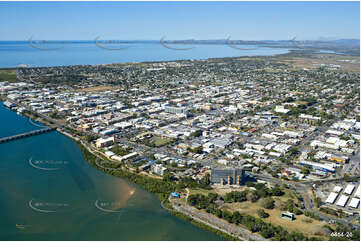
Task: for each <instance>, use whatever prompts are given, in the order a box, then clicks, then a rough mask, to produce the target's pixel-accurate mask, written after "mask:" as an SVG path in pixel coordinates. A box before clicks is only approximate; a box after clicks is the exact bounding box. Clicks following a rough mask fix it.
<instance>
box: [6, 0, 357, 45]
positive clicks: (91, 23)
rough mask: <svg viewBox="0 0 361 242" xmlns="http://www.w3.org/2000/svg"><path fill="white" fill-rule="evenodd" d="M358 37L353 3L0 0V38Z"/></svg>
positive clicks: (278, 38) (267, 38) (272, 38)
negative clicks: (20, 0) (6, 0)
mask: <svg viewBox="0 0 361 242" xmlns="http://www.w3.org/2000/svg"><path fill="white" fill-rule="evenodd" d="M31 36H33V39H34V40H36V39H39V40H40V39H41V40H93V39H94V38H96V37H97V36H99V37H100V39H102V40H106V39H107V40H110V39H112V40H114V39H117V40H159V39H161V38H162V37H165V39H225V38H228V37H230V38H231V39H232V40H235V39H242V40H289V39H292V38H293V37H296V39H297V40H306V39H307V40H317V39H319V38H329V39H341V38H357V39H359V37H360V3H359V2H0V40H28V39H29V38H30V37H31Z"/></svg>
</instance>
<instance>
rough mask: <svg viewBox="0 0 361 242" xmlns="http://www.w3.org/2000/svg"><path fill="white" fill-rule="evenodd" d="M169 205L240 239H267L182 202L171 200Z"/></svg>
mask: <svg viewBox="0 0 361 242" xmlns="http://www.w3.org/2000/svg"><path fill="white" fill-rule="evenodd" d="M171 205H172V207H173V209H174V210H176V211H177V212H180V213H183V214H186V215H187V216H189V217H191V218H192V219H194V220H196V221H198V222H201V223H204V224H206V225H208V226H210V227H212V228H215V229H218V230H220V231H222V232H224V233H227V234H229V235H231V236H233V237H237V238H238V239H240V240H245V241H250V240H257V241H265V240H267V239H265V238H263V237H262V236H260V235H257V234H253V233H252V232H250V231H249V230H247V229H244V228H242V227H241V226H237V225H235V224H230V223H228V222H227V221H225V220H224V219H219V218H217V217H216V216H214V215H212V214H208V213H204V212H202V211H199V210H198V209H196V208H193V207H191V206H188V205H186V204H185V203H184V202H181V201H180V200H178V201H176V202H175V201H171Z"/></svg>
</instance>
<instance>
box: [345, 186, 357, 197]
mask: <svg viewBox="0 0 361 242" xmlns="http://www.w3.org/2000/svg"><path fill="white" fill-rule="evenodd" d="M354 189H355V186H354V185H352V184H348V185H347V186H346V188H345V191H344V192H343V193H346V194H348V195H351V194H352V192H353V190H354Z"/></svg>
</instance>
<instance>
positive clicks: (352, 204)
mask: <svg viewBox="0 0 361 242" xmlns="http://www.w3.org/2000/svg"><path fill="white" fill-rule="evenodd" d="M359 204H360V199H358V198H352V199H351V202H350V203H349V204H348V206H349V207H352V208H357V207H358V205H359Z"/></svg>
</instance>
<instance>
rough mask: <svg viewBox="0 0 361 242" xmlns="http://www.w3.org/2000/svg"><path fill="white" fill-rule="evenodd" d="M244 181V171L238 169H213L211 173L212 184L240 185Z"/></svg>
mask: <svg viewBox="0 0 361 242" xmlns="http://www.w3.org/2000/svg"><path fill="white" fill-rule="evenodd" d="M243 179H244V170H243V168H241V167H238V168H223V169H222V168H213V169H212V171H211V183H213V184H222V185H224V184H228V185H240V184H242V182H243Z"/></svg>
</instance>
